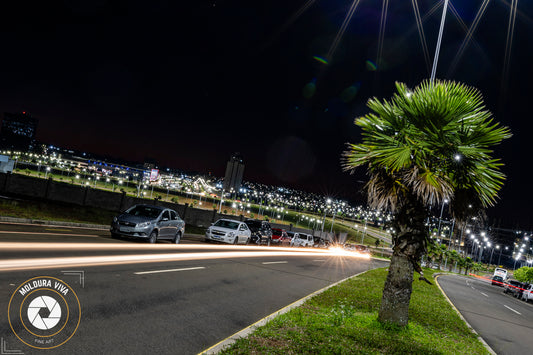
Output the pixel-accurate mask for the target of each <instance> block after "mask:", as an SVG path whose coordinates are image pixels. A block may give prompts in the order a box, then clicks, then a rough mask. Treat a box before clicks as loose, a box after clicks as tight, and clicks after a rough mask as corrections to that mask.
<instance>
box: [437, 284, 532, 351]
mask: <svg viewBox="0 0 533 355" xmlns="http://www.w3.org/2000/svg"><path fill="white" fill-rule="evenodd" d="M438 283H439V284H440V285H441V287H442V289H443V290H444V292H445V293H446V295H447V296H448V298H450V300H451V301H452V303H453V304H454V305H455V307H456V308H457V309H458V310H459V312H460V313H461V314H462V315H463V317H464V318H465V319H466V320H467V322H468V323H469V324H470V325H471V326H472V327H473V328H474V329H475V330H476V331H477V332H478V333H479V335H480V336H481V337H482V338H483V339H484V340H485V341H486V342H487V343H488V344H489V346H490V347H491V348H492V349H493V350H494V351H495V352H496V353H497V354H502V355H503V354H509V355H514V354H529V353H531V349H533V336H532V335H533V304H531V303H529V304H527V303H525V302H524V301H521V300H518V299H516V298H513V297H512V296H510V295H506V294H504V293H503V287H499V286H492V285H491V283H490V281H487V280H484V279H473V278H467V277H461V276H448V275H446V276H444V275H443V276H439V278H438Z"/></svg>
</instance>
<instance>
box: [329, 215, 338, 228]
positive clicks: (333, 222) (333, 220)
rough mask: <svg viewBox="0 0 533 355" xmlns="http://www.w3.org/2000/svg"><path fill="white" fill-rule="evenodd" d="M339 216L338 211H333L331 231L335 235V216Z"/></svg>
mask: <svg viewBox="0 0 533 355" xmlns="http://www.w3.org/2000/svg"><path fill="white" fill-rule="evenodd" d="M336 215H337V210H335V209H334V210H333V219H332V220H331V228H330V229H329V232H330V233H333V225H334V224H335V216H336Z"/></svg>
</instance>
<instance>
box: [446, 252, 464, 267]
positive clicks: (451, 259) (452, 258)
mask: <svg viewBox="0 0 533 355" xmlns="http://www.w3.org/2000/svg"><path fill="white" fill-rule="evenodd" d="M459 259H461V255H459V253H458V252H457V250H450V252H449V255H448V271H452V270H453V268H454V266H455V263H456V262H457V263H459Z"/></svg>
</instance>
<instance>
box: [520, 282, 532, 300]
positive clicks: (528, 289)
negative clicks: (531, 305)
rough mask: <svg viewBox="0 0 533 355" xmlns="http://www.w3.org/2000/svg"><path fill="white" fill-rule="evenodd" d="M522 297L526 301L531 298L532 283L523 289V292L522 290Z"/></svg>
mask: <svg viewBox="0 0 533 355" xmlns="http://www.w3.org/2000/svg"><path fill="white" fill-rule="evenodd" d="M522 299H523V300H524V301H526V302H529V301H530V300H533V284H531V285H529V286H528V287H526V288H525V289H524V292H522Z"/></svg>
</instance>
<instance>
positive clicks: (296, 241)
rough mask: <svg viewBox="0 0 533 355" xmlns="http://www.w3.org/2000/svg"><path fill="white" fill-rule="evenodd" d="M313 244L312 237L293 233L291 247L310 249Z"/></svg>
mask: <svg viewBox="0 0 533 355" xmlns="http://www.w3.org/2000/svg"><path fill="white" fill-rule="evenodd" d="M314 244H315V242H314V239H313V236H312V235H310V234H305V233H294V237H293V238H292V240H291V247H312V246H313V245H314Z"/></svg>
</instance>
